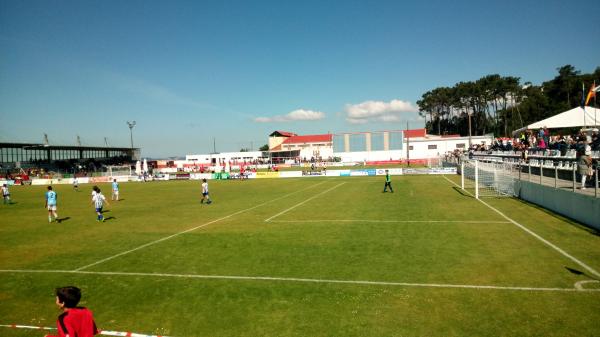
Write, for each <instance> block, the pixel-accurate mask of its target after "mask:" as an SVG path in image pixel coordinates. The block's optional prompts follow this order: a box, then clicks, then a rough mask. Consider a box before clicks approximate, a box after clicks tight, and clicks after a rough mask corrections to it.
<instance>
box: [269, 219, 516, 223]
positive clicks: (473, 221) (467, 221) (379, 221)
mask: <svg viewBox="0 0 600 337" xmlns="http://www.w3.org/2000/svg"><path fill="white" fill-rule="evenodd" d="M271 222H289V223H306V222H372V223H472V224H478V223H480V224H494V223H511V222H510V221H498V220H464V221H463V220H367V219H349V220H344V219H328V220H314V219H310V220H271Z"/></svg>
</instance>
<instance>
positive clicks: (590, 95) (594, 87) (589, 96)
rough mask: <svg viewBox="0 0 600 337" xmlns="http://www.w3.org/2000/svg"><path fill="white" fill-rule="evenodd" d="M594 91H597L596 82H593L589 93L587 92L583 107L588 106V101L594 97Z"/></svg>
mask: <svg viewBox="0 0 600 337" xmlns="http://www.w3.org/2000/svg"><path fill="white" fill-rule="evenodd" d="M596 91H598V88H597V87H596V82H595V81H594V84H592V86H591V87H590V91H588V94H587V98H586V99H585V104H584V106H586V105H588V103H589V102H590V100H591V99H592V98H594V97H596Z"/></svg>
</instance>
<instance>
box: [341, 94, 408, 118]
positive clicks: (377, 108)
mask: <svg viewBox="0 0 600 337" xmlns="http://www.w3.org/2000/svg"><path fill="white" fill-rule="evenodd" d="M344 111H345V112H346V121H348V123H351V124H364V123H368V122H371V121H379V122H399V121H400V120H401V114H402V113H407V112H417V111H419V109H418V108H417V107H416V106H414V105H412V103H410V102H405V101H401V100H399V99H393V100H391V101H390V102H382V101H365V102H362V103H359V104H346V107H345V108H344ZM404 119H406V118H404Z"/></svg>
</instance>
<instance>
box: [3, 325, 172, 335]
mask: <svg viewBox="0 0 600 337" xmlns="http://www.w3.org/2000/svg"><path fill="white" fill-rule="evenodd" d="M0 327H3V328H13V329H36V330H56V328H50V327H46V326H32V325H19V324H0ZM98 334H99V335H104V336H123V337H168V336H162V335H145V334H142V333H135V332H123V331H108V330H99V331H98Z"/></svg>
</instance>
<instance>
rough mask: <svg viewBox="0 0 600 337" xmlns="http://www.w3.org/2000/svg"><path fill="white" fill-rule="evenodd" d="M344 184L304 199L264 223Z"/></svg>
mask: <svg viewBox="0 0 600 337" xmlns="http://www.w3.org/2000/svg"><path fill="white" fill-rule="evenodd" d="M344 184H345V182H343V183H339V184H337V185H335V186H333V187H332V188H330V189H327V190H325V191H323V192H321V193H319V194H315V195H314V196H312V197H310V198H308V199H306V200H304V201H302V202H300V203H298V204H296V205H294V206H292V207H290V208H288V209H286V210H284V211H281V212H279V213H277V214H275V215H273V216H272V217H270V218H268V219H266V220H265V222H269V221H271V220H273V219H275V218H276V217H278V216H280V215H282V214H285V213H287V212H289V211H291V210H293V209H294V208H296V207H298V206H301V205H303V204H305V203H307V202H309V201H311V200H312V199H314V198H316V197H318V196H320V195H321V194H325V193H327V192H329V191H331V190H334V189H336V188H338V187H340V186H342V185H344Z"/></svg>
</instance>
